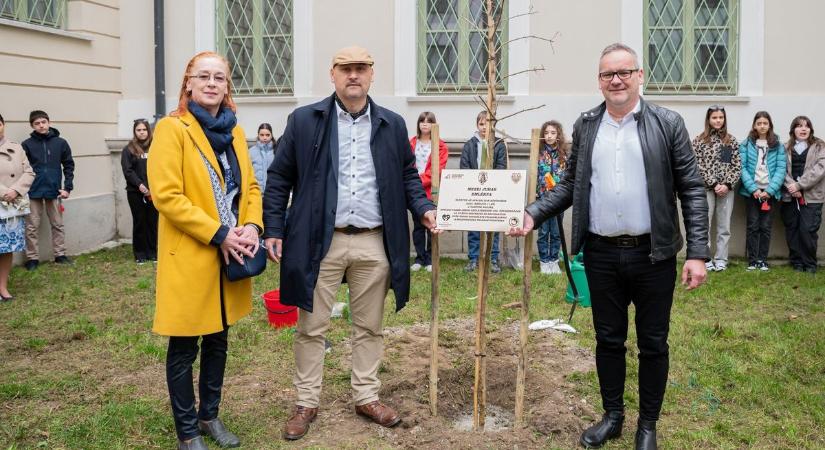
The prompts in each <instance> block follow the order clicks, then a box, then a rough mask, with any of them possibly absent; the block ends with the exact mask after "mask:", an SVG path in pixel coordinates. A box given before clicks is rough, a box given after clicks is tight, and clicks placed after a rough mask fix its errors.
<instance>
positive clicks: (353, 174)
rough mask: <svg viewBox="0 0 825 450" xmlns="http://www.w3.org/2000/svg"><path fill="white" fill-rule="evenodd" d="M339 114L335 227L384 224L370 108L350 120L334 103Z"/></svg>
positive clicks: (363, 226) (360, 226) (361, 226)
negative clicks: (371, 147)
mask: <svg viewBox="0 0 825 450" xmlns="http://www.w3.org/2000/svg"><path fill="white" fill-rule="evenodd" d="M335 110H336V112H337V117H338V206H337V207H336V210H335V211H336V214H335V227H336V228H343V227H346V226H347V225H352V226H354V227H359V228H375V227H377V226H379V225H382V224H383V223H384V221H383V219H382V217H381V203H380V202H379V200H378V180H377V179H376V175H375V164H374V162H373V160H372V153H371V152H370V134H371V133H372V123H371V122H370V108H369V106H368V107H367V112H366V113H365V114H364V115H363V116H361V117H359V118H358V119H355V120H353V119H352V116H351V115H349V113H347V112H346V111H344V110H343V109H341V107H340V106H338V104H337V103H336V104H335Z"/></svg>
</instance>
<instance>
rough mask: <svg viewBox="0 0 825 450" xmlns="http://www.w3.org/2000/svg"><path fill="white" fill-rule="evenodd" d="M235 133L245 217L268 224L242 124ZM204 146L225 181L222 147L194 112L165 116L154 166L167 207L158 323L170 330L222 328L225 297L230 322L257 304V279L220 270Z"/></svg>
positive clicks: (161, 227)
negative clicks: (215, 148) (218, 148)
mask: <svg viewBox="0 0 825 450" xmlns="http://www.w3.org/2000/svg"><path fill="white" fill-rule="evenodd" d="M232 136H233V138H234V139H233V141H232V146H233V147H234V149H235V154H236V155H237V157H238V164H239V165H240V169H241V182H240V183H239V184H240V188H241V193H240V204H239V208H238V210H239V211H238V223H239V224H249V223H252V224H255V225H257V226H259V227H263V224H262V220H261V213H262V206H261V191H260V188H259V187H258V183H257V181H255V175H254V172H253V170H252V163H251V162H250V159H249V153H248V152H247V146H246V139H245V137H244V133H243V130H242V129H241V127H240V126H236V127H235V129H234V130H232ZM198 148H200V150H201V151H203V154H204V155H206V157H207V159H208V160H209V162H210V163H211V164H212V167H213V168H214V169H215V172H216V173H217V174H218V176H219V177H221V183H222V184H223V183H224V180H223V177H222V175H221V170H220V168H219V166H218V160H217V158H216V157H215V152H214V151H213V150H212V147H211V146H210V145H209V141H208V140H207V138H206V135H205V134H204V133H203V128H201V126H200V124H199V123H198V121H197V120H196V119H195V117H194V116H193V115H192V114H191V113H188V112H187V113H186V114H185V115H183V116H180V117H166V118H163V119H161V120H160V121H159V122H158V124H157V126H156V128H155V133H154V137H153V139H152V147H151V148H150V151H149V160H148V169H147V170H148V177H149V186H151V189H152V200H153V201H154V204H155V207H156V208H157V210H158V212H160V220H159V222H158V266H157V283H156V284H157V289H156V293H155V296H156V297H155V298H156V300H155V302H156V305H155V321H154V325H153V328H152V329H153V331H154V332H155V333H158V334H160V335H164V336H202V335H205V334H211V333H216V332H219V331H221V330H222V329H223V324H222V322H221V297H223V302H224V307H225V310H226V322H227V324H229V325H232V324H234V323H235V322H237V321H238V320H240V319H241V318H243V317H244V316H246V315H247V314H249V312H250V311H251V310H252V280H251V279H245V280H240V281H235V282H230V281H229V280H227V279H226V277H225V276H224V275H223V271H222V270H221V261H220V257H219V249H218V248H216V247H215V246H212V245H210V244H209V242H210V241H211V240H212V237H213V236H214V235H215V233H216V232H217V231H218V229H219V228H220V226H221V223H220V219H219V216H218V208H217V205H216V204H215V196H214V194H213V192H212V185H211V183H210V181H209V172H208V171H207V169H206V166H205V165H204V163H203V159H202V158H201V156H200V154H199V152H198ZM221 288H223V296H221Z"/></svg>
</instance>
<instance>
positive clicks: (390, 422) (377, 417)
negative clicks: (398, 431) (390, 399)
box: [355, 400, 401, 428]
mask: <svg viewBox="0 0 825 450" xmlns="http://www.w3.org/2000/svg"><path fill="white" fill-rule="evenodd" d="M355 412H356V413H357V414H359V415H361V416H364V417H367V418H368V419H370V420H372V421H373V422H375V423H377V424H378V425H381V426H382V427H387V428H390V427H394V426H396V425H398V422H401V417H400V416H399V415H398V413H397V412H395V410H394V409H392V408H390V407H389V406H387V405H385V404H383V403H381V402H380V401H378V400H376V401H374V402H372V403H367V404H366V405H358V406H356V407H355Z"/></svg>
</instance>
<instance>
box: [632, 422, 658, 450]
mask: <svg viewBox="0 0 825 450" xmlns="http://www.w3.org/2000/svg"><path fill="white" fill-rule="evenodd" d="M657 448H658V447H657V446H656V421H655V420H642V419H639V427H638V428H637V429H636V450H656V449H657Z"/></svg>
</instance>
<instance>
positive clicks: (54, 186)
mask: <svg viewBox="0 0 825 450" xmlns="http://www.w3.org/2000/svg"><path fill="white" fill-rule="evenodd" d="M30 136H31V137H30V138H28V139H26V140H25V141H23V150H25V151H26V157H27V158H29V164H31V166H32V169H34V183H32V187H31V189H30V190H29V197H30V198H57V196H58V194H59V192H58V191H59V190H60V189H63V190H65V191H69V192H71V191H72V189H74V183H73V181H74V160H73V159H72V149H71V148H70V147H69V143H68V142H66V140H65V139H63V138H61V137H60V132H59V131H57V128H53V127H52V128H49V132H48V133H46V134H40V133H38V132H36V131H32V132H31V135H30ZM61 167H62V173H61ZM64 178H65V180H64ZM61 181H62V185H63V187H62V188H61Z"/></svg>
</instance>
